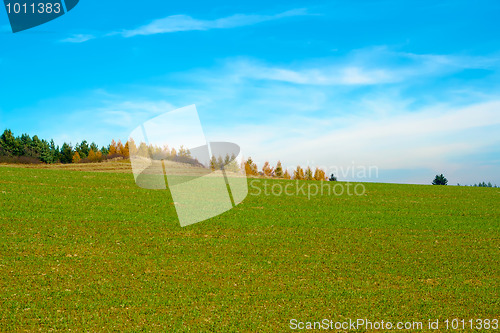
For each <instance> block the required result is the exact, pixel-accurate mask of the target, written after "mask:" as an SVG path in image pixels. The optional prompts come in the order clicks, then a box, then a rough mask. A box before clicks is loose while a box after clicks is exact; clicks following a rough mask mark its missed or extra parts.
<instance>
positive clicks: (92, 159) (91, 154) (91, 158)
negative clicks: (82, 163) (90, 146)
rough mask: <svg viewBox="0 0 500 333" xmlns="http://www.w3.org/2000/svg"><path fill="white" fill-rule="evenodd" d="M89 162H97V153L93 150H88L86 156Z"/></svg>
mask: <svg viewBox="0 0 500 333" xmlns="http://www.w3.org/2000/svg"><path fill="white" fill-rule="evenodd" d="M87 158H88V159H89V161H90V162H97V155H96V154H95V153H94V151H93V150H90V151H89V156H87Z"/></svg>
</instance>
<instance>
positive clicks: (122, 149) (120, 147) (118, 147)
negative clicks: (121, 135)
mask: <svg viewBox="0 0 500 333" xmlns="http://www.w3.org/2000/svg"><path fill="white" fill-rule="evenodd" d="M116 152H117V153H118V154H120V155H122V156H125V147H124V146H123V143H122V141H121V140H118V143H117V144H116Z"/></svg>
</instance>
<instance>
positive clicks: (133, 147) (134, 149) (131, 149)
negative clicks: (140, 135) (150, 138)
mask: <svg viewBox="0 0 500 333" xmlns="http://www.w3.org/2000/svg"><path fill="white" fill-rule="evenodd" d="M127 144H128V151H129V156H130V155H136V154H137V146H136V144H135V141H134V139H132V138H130V139H128V141H127Z"/></svg>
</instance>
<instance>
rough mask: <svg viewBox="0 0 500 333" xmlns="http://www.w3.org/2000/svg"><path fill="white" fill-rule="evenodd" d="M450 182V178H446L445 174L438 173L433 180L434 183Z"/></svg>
mask: <svg viewBox="0 0 500 333" xmlns="http://www.w3.org/2000/svg"><path fill="white" fill-rule="evenodd" d="M446 184H448V179H446V178H445V177H444V176H443V174H440V175H436V178H434V180H433V181H432V185H446Z"/></svg>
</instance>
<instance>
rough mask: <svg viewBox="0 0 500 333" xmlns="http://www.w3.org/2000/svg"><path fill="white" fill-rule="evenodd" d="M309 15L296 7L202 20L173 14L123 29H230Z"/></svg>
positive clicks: (143, 31)
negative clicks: (137, 26) (265, 12)
mask: <svg viewBox="0 0 500 333" xmlns="http://www.w3.org/2000/svg"><path fill="white" fill-rule="evenodd" d="M301 15H307V12H306V10H305V9H294V10H289V11H286V12H282V13H279V14H275V15H251V14H236V15H232V16H228V17H223V18H218V19H214V20H200V19H195V18H193V17H191V16H187V15H172V16H167V17H165V18H162V19H158V20H154V21H153V22H151V23H149V24H146V25H143V26H141V27H139V28H136V29H132V30H123V31H121V32H120V34H121V35H122V36H123V37H134V36H140V35H142V36H144V35H154V34H164V33H172V32H180V31H201V30H211V29H230V28H237V27H244V26H249V25H254V24H258V23H263V22H267V21H273V20H279V19H282V18H285V17H293V16H301Z"/></svg>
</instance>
